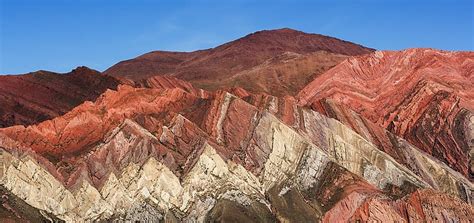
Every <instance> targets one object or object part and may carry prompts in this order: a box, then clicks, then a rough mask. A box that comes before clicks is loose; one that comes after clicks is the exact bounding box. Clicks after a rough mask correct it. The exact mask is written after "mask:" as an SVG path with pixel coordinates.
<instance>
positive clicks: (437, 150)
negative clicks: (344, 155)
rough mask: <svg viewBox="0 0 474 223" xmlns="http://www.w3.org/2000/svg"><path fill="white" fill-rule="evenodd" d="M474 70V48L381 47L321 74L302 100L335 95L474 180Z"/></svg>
mask: <svg viewBox="0 0 474 223" xmlns="http://www.w3.org/2000/svg"><path fill="white" fill-rule="evenodd" d="M473 70H474V53H472V52H445V51H438V50H432V49H409V50H405V51H400V52H395V51H377V52H375V53H372V54H370V55H365V56H359V57H354V58H350V59H348V60H345V61H344V62H342V63H341V64H339V65H337V66H336V67H334V68H333V69H331V70H329V71H328V72H326V73H324V74H323V75H320V76H318V77H316V78H315V79H314V80H313V81H312V82H311V83H310V84H309V85H308V86H306V87H305V88H304V89H303V90H302V91H301V92H300V93H299V94H298V99H299V101H300V105H308V106H312V107H313V108H318V107H320V100H322V99H323V100H324V99H327V98H330V99H332V100H333V101H335V102H336V103H340V104H342V105H343V106H344V107H347V108H350V109H352V110H354V111H355V112H357V113H360V114H361V115H362V116H363V117H365V118H366V119H368V120H370V121H372V122H374V123H376V124H378V125H380V126H383V127H384V128H386V129H387V130H389V131H390V132H392V133H393V134H395V135H397V136H400V137H402V138H404V139H406V140H407V141H408V142H410V143H411V144H413V145H414V146H416V147H418V148H419V149H421V150H423V151H425V152H427V153H429V154H432V155H433V156H435V157H436V158H438V159H440V160H441V161H443V162H445V163H446V164H448V165H449V166H450V167H452V168H453V169H454V170H456V171H459V172H461V173H462V174H464V175H465V176H468V177H469V178H471V179H472V177H473V176H474V175H473V171H474V166H473V163H474V162H473V156H472V153H473V148H474V147H473V144H472V135H473V130H472V120H473V111H474V88H473V87H472V86H474V81H473V78H472V77H473V76H472V74H473Z"/></svg>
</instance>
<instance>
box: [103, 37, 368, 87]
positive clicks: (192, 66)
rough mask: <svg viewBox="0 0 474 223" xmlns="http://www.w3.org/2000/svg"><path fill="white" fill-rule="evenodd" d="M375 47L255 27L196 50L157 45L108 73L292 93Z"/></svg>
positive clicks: (106, 72)
mask: <svg viewBox="0 0 474 223" xmlns="http://www.w3.org/2000/svg"><path fill="white" fill-rule="evenodd" d="M372 51H373V50H372V49H369V48H365V47H363V46H360V45H357V44H354V43H350V42H347V41H343V40H339V39H336V38H332V37H327V36H323V35H318V34H308V33H304V32H300V31H296V30H292V29H278V30H266V31H260V32H255V33H253V34H250V35H247V36H245V37H243V38H240V39H238V40H235V41H232V42H229V43H226V44H223V45H221V46H218V47H216V48H212V49H207V50H200V51H195V52H189V53H187V52H164V51H154V52H150V53H147V54H144V55H142V56H139V57H137V58H134V59H131V60H126V61H122V62H120V63H118V64H116V65H114V66H112V67H110V68H109V69H107V70H106V71H105V72H104V73H105V74H108V75H111V76H116V77H125V78H128V79H131V80H135V81H136V80H141V79H147V78H149V77H152V76H155V75H171V76H174V77H177V78H180V79H183V80H187V81H190V82H191V83H192V84H194V85H195V86H197V87H201V88H204V89H207V90H216V89H219V88H229V87H236V86H239V87H243V88H244V89H246V90H249V91H252V92H265V93H271V94H274V95H279V96H282V95H286V94H290V95H293V94H295V93H297V92H298V91H299V90H300V89H301V88H302V87H304V86H305V85H306V84H307V83H308V82H309V81H311V80H312V79H313V78H314V76H315V75H317V74H321V73H323V72H324V71H326V70H328V69H329V68H331V67H333V66H335V65H336V64H338V63H339V62H341V61H342V60H343V59H345V58H346V57H347V56H353V55H360V54H366V53H370V52H372Z"/></svg>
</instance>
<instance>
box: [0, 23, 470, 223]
mask: <svg viewBox="0 0 474 223" xmlns="http://www.w3.org/2000/svg"><path fill="white" fill-rule="evenodd" d="M372 51H373V50H372V49H368V48H364V47H362V46H359V45H356V44H352V43H349V42H346V41H342V40H338V39H334V38H330V37H325V36H321V35H315V34H306V33H303V32H299V31H295V30H290V29H282V30H271V31H261V32H257V33H254V34H250V35H248V36H246V37H243V38H241V39H239V40H236V41H233V42H230V43H227V44H224V45H222V46H219V47H216V48H213V49H209V50H202V51H196V52H190V53H174V52H162V51H159V52H152V53H149V54H145V55H143V56H140V57H138V58H135V59H132V60H129V61H123V62H120V63H118V64H117V65H115V66H113V67H112V68H110V69H109V70H107V71H106V72H105V74H101V73H99V72H97V71H94V70H90V69H88V68H85V67H80V68H77V69H75V70H73V71H72V72H71V73H68V74H55V73H51V72H45V71H41V72H35V73H30V74H27V75H18V76H4V77H2V76H0V87H1V88H0V115H1V116H0V117H1V118H2V119H1V120H0V124H1V126H0V127H4V128H0V197H1V205H0V222H47V221H53V222H58V221H59V222H61V221H65V222H95V221H102V222H137V221H138V222H162V221H164V222H474V217H473V216H474V184H473V182H472V179H473V178H472V177H473V173H474V165H473V163H474V161H473V160H474V159H473V158H472V157H473V153H474V152H473V151H474V144H473V142H474V112H473V111H474V104H473V102H474V88H473V86H474V82H473V80H472V74H473V72H474V54H473V52H445V51H439V50H432V49H410V50H405V51H376V52H372ZM180 78H182V79H180ZM186 80H189V81H190V82H188V81H186ZM308 83H309V84H308ZM200 87H204V88H205V89H202V88H200ZM25 89H26V90H25ZM301 89H302V90H301ZM300 90H301V91H300ZM297 92H299V93H298V94H297V95H296V97H293V96H292V95H293V94H295V93H297ZM269 93H270V94H269ZM18 124H21V125H18Z"/></svg>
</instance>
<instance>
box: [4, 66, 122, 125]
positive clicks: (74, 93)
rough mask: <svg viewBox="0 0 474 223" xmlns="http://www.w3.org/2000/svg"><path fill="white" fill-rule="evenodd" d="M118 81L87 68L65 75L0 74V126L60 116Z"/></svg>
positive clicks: (38, 72) (93, 98) (33, 73)
mask: <svg viewBox="0 0 474 223" xmlns="http://www.w3.org/2000/svg"><path fill="white" fill-rule="evenodd" d="M118 84H119V81H118V80H116V79H115V78H113V77H110V76H106V75H102V74H100V73H99V72H98V71H95V70H92V69H89V68H87V67H78V68H76V69H74V70H72V71H71V72H69V73H67V74H58V73H53V72H48V71H37V72H32V73H28V74H24V75H3V76H2V75H0V127H7V126H12V125H31V124H35V123H39V122H42V121H45V120H48V119H52V118H54V117H57V116H59V115H63V114H64V113H66V112H68V111H70V110H71V109H72V108H74V107H76V106H78V105H79V104H81V103H82V102H84V101H94V100H95V99H96V98H97V97H98V96H99V95H100V94H102V93H103V92H104V91H105V90H106V89H116V88H117V85H118Z"/></svg>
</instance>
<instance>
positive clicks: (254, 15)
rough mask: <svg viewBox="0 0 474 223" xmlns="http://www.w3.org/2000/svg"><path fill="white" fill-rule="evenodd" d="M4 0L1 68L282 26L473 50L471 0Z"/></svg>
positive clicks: (89, 59) (394, 45)
mask: <svg viewBox="0 0 474 223" xmlns="http://www.w3.org/2000/svg"><path fill="white" fill-rule="evenodd" d="M0 1H1V5H0V24H1V26H0V50H1V52H0V74H18V73H26V72H30V71H36V70H40V69H42V70H51V71H56V72H67V71H70V70H71V69H73V68H74V67H76V66H79V65H85V66H88V67H91V68H94V69H97V70H101V71H103V70H105V69H106V68H108V67H110V66H111V65H113V64H115V63H116V62H119V61H121V60H125V59H129V58H133V57H135V56H138V55H140V54H143V53H146V52H149V51H152V50H172V51H192V50H197V49H203V48H210V47H214V46H217V45H219V44H222V43H225V42H228V41H230V40H234V39H236V38H239V37H242V36H244V35H246V34H248V33H251V32H254V31H257V30H262V29H275V28H282V27H289V28H293V29H298V30H301V31H305V32H310V33H320V34H325V35H329V36H334V37H338V38H341V39H344V40H348V41H352V42H355V43H359V44H362V45H365V46H368V47H372V48H376V49H391V50H398V49H404V48H413V47H431V48H438V49H445V50H470V51H472V50H473V49H474V40H473V38H474V37H473V36H474V31H473V29H474V24H473V23H474V22H473V2H474V1H472V0H466V1H461V0H459V1H457V0H431V1H428V0H422V1H414V0H412V1H410V0H398V1H395V0H393V1H383V0H353V1H342V0H333V1H329V0H328V1H291V0H287V1H278V0H275V1H257V0H253V1H250V0H248V1H232V0H230V1H229V0H225V1H224V0H221V1H179V0H174V1H171V0H170V1H151V0H149V1H147V0H130V1H123V0H116V1H105V0H62V1H60V0H56V1H53V0H42V1H40V0H30V1H26V0H0ZM415 2H416V3H415Z"/></svg>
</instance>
